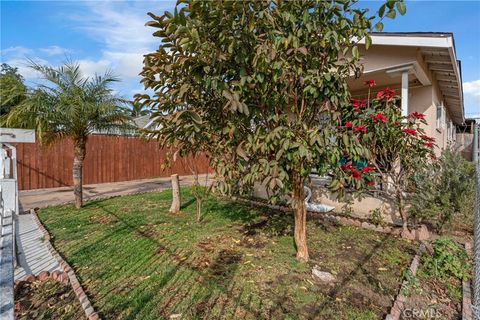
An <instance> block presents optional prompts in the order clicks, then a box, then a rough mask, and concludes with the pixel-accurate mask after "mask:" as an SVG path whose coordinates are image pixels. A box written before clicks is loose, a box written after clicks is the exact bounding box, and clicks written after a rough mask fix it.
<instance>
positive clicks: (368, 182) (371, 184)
mask: <svg viewBox="0 0 480 320" xmlns="http://www.w3.org/2000/svg"><path fill="white" fill-rule="evenodd" d="M367 184H368V185H369V186H373V185H374V184H375V181H367Z"/></svg>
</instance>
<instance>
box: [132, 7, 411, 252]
mask: <svg viewBox="0 0 480 320" xmlns="http://www.w3.org/2000/svg"><path fill="white" fill-rule="evenodd" d="M397 10H398V11H399V12H400V13H402V14H403V13H405V6H404V4H403V2H401V1H388V2H386V3H385V4H383V5H381V6H380V9H379V11H378V12H377V15H371V14H370V13H369V12H368V9H362V8H358V6H357V5H356V1H197V0H191V1H179V2H178V3H177V6H176V8H175V10H174V12H173V13H170V12H165V13H164V14H163V15H161V16H158V15H155V14H153V13H149V15H150V16H151V17H152V19H153V20H152V21H150V22H148V23H147V25H148V26H150V27H153V28H156V29H157V30H156V31H155V32H154V36H156V37H159V38H160V39H161V44H160V46H159V48H158V50H157V51H155V52H153V53H149V54H147V55H146V56H145V60H144V68H143V71H142V73H141V75H142V76H143V80H142V81H143V83H144V85H145V88H146V89H152V90H154V92H155V94H154V95H152V96H150V95H147V94H145V95H139V96H137V99H138V100H140V101H142V102H143V103H145V104H147V105H149V106H150V107H151V108H152V110H153V111H154V116H158V118H157V119H158V120H157V121H158V123H159V127H160V129H159V130H158V131H157V132H156V134H157V137H158V138H159V139H160V141H161V143H162V144H163V145H167V146H171V147H173V148H175V149H180V150H184V152H192V151H198V150H201V151H202V152H206V153H207V155H208V156H209V157H210V160H211V164H212V166H213V167H214V168H215V170H216V172H217V174H218V175H219V176H221V177H222V178H223V181H222V183H221V185H220V187H221V190H223V191H224V192H232V190H236V191H238V192H241V193H245V192H248V191H249V190H250V189H251V187H252V186H253V185H254V183H255V182H258V181H260V182H262V183H263V185H265V186H267V188H269V189H270V191H271V192H272V193H273V195H274V197H273V198H272V199H279V198H280V197H283V196H285V195H288V196H289V197H288V199H290V200H291V203H292V205H293V206H294V208H295V243H296V246H297V257H298V258H299V259H300V260H308V251H307V248H306V229H305V220H306V212H305V207H304V205H303V198H304V192H303V184H304V182H305V179H306V178H307V176H308V175H309V174H310V172H311V171H312V169H313V168H317V169H318V170H319V171H320V172H322V173H326V172H327V170H328V173H330V174H332V175H333V176H334V177H335V178H334V179H333V183H332V187H333V188H334V189H337V190H338V189H340V188H341V187H342V186H345V185H347V184H352V185H355V186H357V187H361V186H362V182H357V181H356V180H355V179H353V178H352V177H350V176H345V175H340V176H337V175H335V174H333V171H335V172H339V171H340V170H339V168H338V163H339V162H340V160H341V159H342V158H343V157H345V156H346V155H347V156H348V157H350V158H352V159H361V158H365V157H367V156H368V150H367V149H366V148H364V147H363V145H362V144H361V142H360V140H359V139H358V136H357V135H356V134H355V133H353V132H350V131H345V130H339V127H340V125H341V117H340V116H341V112H340V111H341V109H342V108H343V107H346V106H349V105H350V93H349V90H348V86H347V79H349V78H351V77H352V76H353V75H355V74H358V73H359V72H360V71H361V68H360V66H359V58H360V56H359V50H358V44H359V41H360V40H361V39H365V43H366V46H367V48H368V47H369V45H370V43H371V40H370V37H369V32H370V31H371V30H372V29H373V25H374V23H376V24H375V26H376V27H377V28H378V29H381V28H382V22H381V20H382V18H383V17H384V16H388V17H390V18H393V17H394V16H395V12H396V11H397ZM378 17H380V19H378Z"/></svg>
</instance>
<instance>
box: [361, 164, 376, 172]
mask: <svg viewBox="0 0 480 320" xmlns="http://www.w3.org/2000/svg"><path fill="white" fill-rule="evenodd" d="M370 171H375V168H372V167H370V166H366V167H363V169H362V172H363V173H369V172H370Z"/></svg>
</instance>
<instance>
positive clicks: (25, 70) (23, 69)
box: [3, 58, 49, 81]
mask: <svg viewBox="0 0 480 320" xmlns="http://www.w3.org/2000/svg"><path fill="white" fill-rule="evenodd" d="M32 61H34V62H35V63H38V64H42V65H48V64H49V62H48V61H47V60H44V59H40V58H32ZM3 62H5V63H7V64H9V65H10V66H12V67H15V68H18V72H19V73H20V74H21V75H22V76H23V77H24V78H25V79H27V80H30V81H32V80H37V79H39V74H38V72H37V71H35V70H33V69H32V68H30V67H29V65H28V61H27V60H26V59H25V58H11V59H8V60H5V61H3Z"/></svg>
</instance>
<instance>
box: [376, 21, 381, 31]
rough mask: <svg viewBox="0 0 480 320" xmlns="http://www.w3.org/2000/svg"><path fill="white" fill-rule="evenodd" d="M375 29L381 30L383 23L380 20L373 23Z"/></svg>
mask: <svg viewBox="0 0 480 320" xmlns="http://www.w3.org/2000/svg"><path fill="white" fill-rule="evenodd" d="M375 30H377V31H378V32H381V31H382V30H383V23H382V22H377V23H376V24H375Z"/></svg>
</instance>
